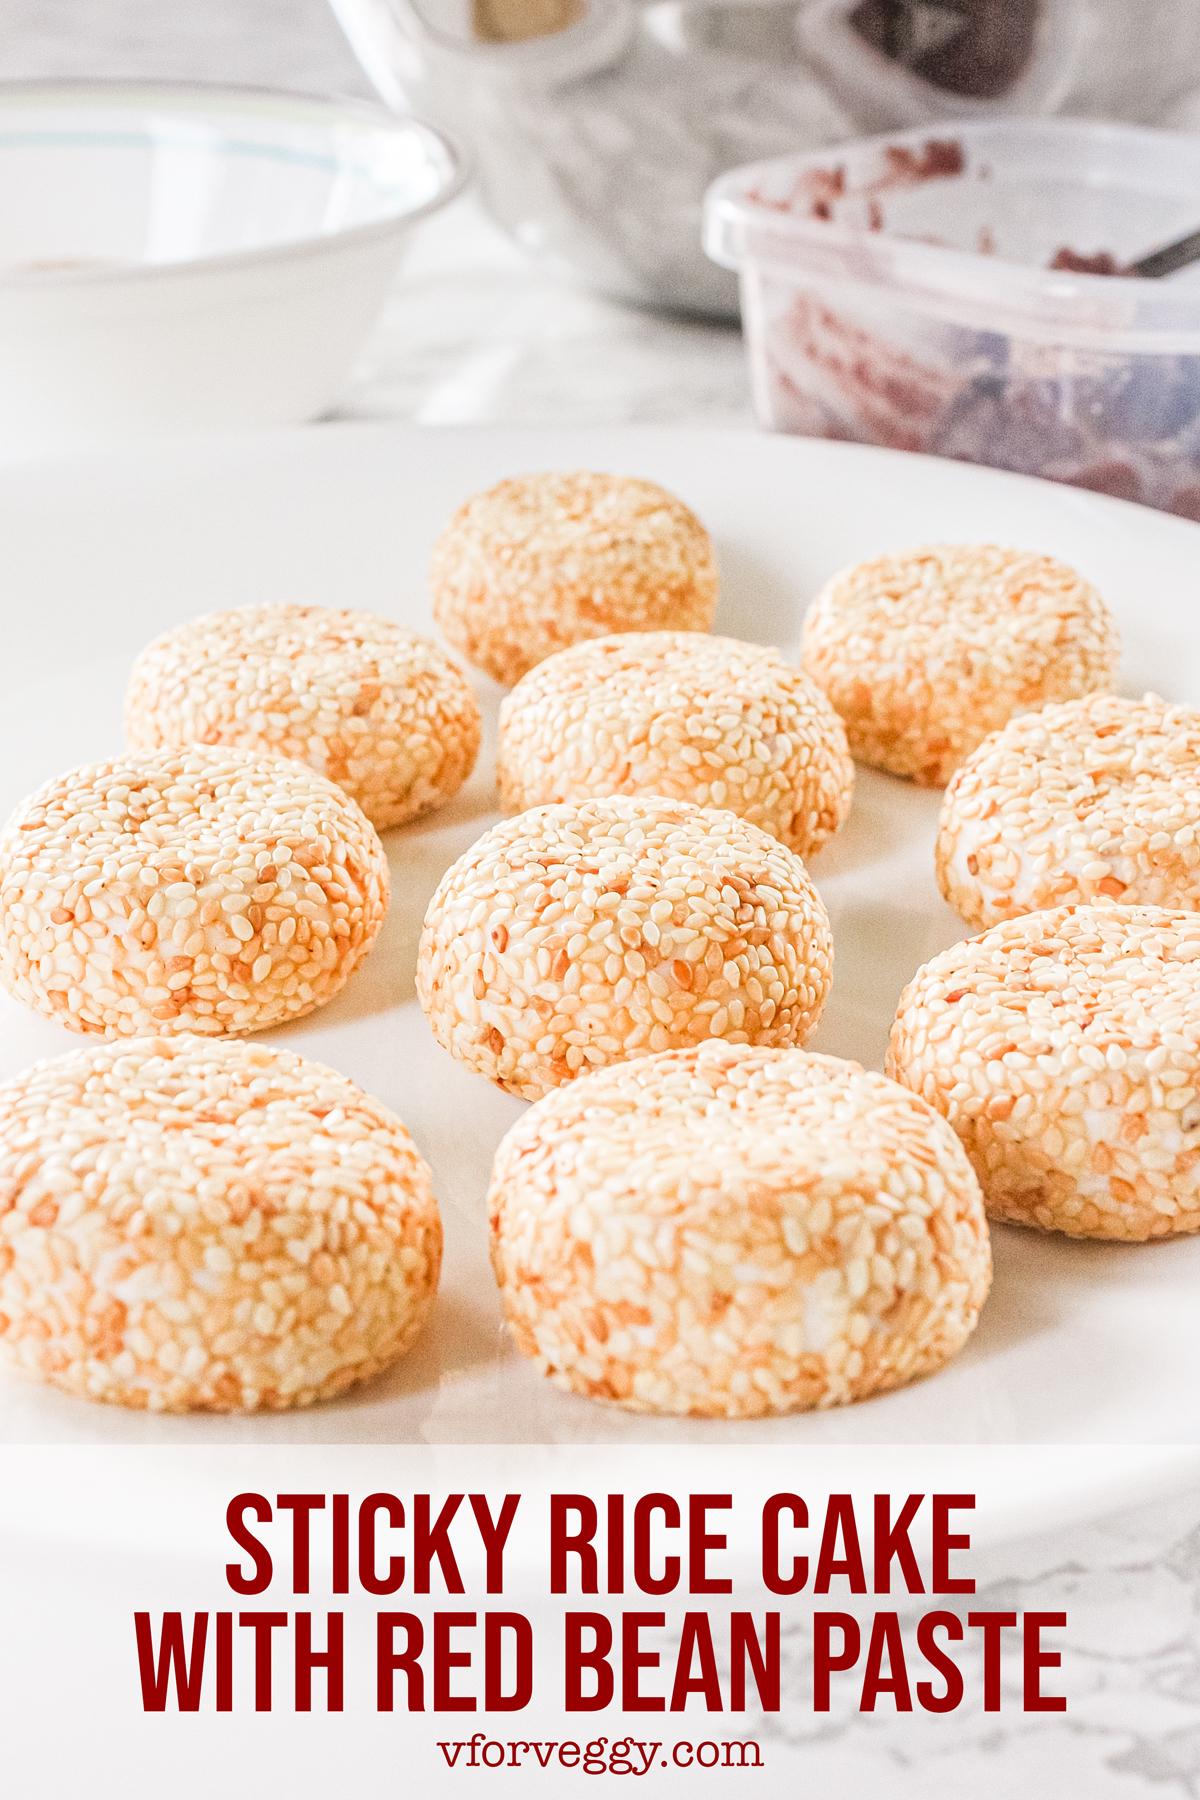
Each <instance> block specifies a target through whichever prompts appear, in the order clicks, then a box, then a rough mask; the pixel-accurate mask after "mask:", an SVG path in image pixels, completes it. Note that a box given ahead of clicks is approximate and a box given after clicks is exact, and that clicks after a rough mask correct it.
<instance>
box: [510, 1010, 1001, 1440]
mask: <svg viewBox="0 0 1200 1800" xmlns="http://www.w3.org/2000/svg"><path fill="white" fill-rule="evenodd" d="M488 1207H489V1216H490V1221H491V1238H492V1263H493V1267H494V1269H495V1273H496V1279H497V1281H498V1282H499V1285H500V1292H501V1296H502V1299H503V1303H504V1310H505V1314H506V1316H507V1319H508V1324H509V1327H510V1329H511V1331H512V1333H513V1336H514V1338H515V1341H516V1344H517V1347H518V1349H520V1350H521V1351H522V1353H523V1354H524V1355H526V1356H529V1357H531V1358H532V1359H533V1361H534V1362H535V1363H536V1365H537V1367H538V1368H539V1370H540V1371H541V1372H542V1374H544V1375H547V1376H548V1377H549V1378H550V1379H551V1380H552V1381H553V1382H555V1383H556V1385H558V1386H559V1387H563V1388H568V1389H570V1390H571V1391H572V1392H575V1393H578V1394H584V1395H587V1396H589V1397H591V1398H593V1399H599V1400H608V1401H615V1402H617V1403H618V1404H619V1405H621V1406H625V1407H628V1408H630V1409H631V1410H633V1411H635V1412H649V1413H689V1414H697V1415H703V1416H707V1417H716V1418H731V1419H732V1418H756V1417H760V1416H762V1415H764V1414H768V1413H782V1412H788V1411H791V1410H793V1409H795V1408H800V1407H825V1406H833V1405H837V1404H840V1403H843V1402H846V1401H851V1400H861V1399H864V1398H865V1397H866V1396H868V1395H870V1394H877V1393H881V1392H883V1391H885V1390H886V1389H889V1388H894V1387H896V1386H898V1385H899V1384H900V1383H902V1382H905V1381H910V1380H912V1379H913V1378H914V1377H916V1376H919V1375H924V1374H927V1373H929V1372H930V1371H932V1370H934V1369H937V1368H940V1367H941V1365H942V1364H943V1363H945V1362H946V1361H947V1360H948V1359H949V1358H950V1357H952V1356H953V1355H954V1354H955V1352H956V1351H958V1350H959V1349H960V1348H961V1347H962V1345H963V1343H964V1342H965V1341H966V1339H967V1337H968V1336H969V1335H970V1333H971V1331H972V1330H973V1328H974V1326H975V1323H976V1320H977V1319H978V1317H979V1311H980V1308H981V1307H982V1305H983V1302H984V1299H985V1298H986V1295H987V1292H988V1287H989V1285H990V1281H991V1253H990V1248H989V1242H988V1230H987V1223H986V1220H985V1217H984V1210H983V1200H982V1196H981V1195H980V1192H979V1184H978V1182H977V1181H976V1179H975V1176H974V1174H973V1173H972V1170H971V1166H970V1163H969V1162H968V1161H967V1158H966V1156H965V1155H964V1153H963V1150H962V1147H961V1145H960V1144H959V1142H958V1140H957V1138H956V1137H955V1135H954V1133H953V1132H952V1131H951V1130H950V1129H949V1127H948V1126H947V1125H946V1124H945V1122H944V1121H943V1120H942V1119H940V1118H938V1116H937V1115H936V1113H934V1112H933V1111H932V1109H931V1108H929V1107H928V1106H926V1105H925V1104H924V1102H923V1101H920V1100H918V1099H916V1097H915V1096H914V1095H912V1094H910V1093H908V1092H907V1091H906V1090H905V1089H904V1088H902V1087H899V1086H898V1085H897V1084H896V1083H895V1082H892V1081H887V1080H885V1079H884V1077H883V1076H882V1075H876V1074H868V1073H866V1072H865V1071H864V1070H863V1069H861V1068H860V1067H859V1066H858V1064H857V1063H847V1062H842V1061H840V1060H838V1059H837V1058H835V1057H829V1056H813V1055H810V1054H808V1053H807V1052H805V1051H799V1050H773V1049H767V1048H763V1047H762V1046H750V1045H746V1044H725V1043H707V1044H703V1045H700V1046H696V1047H693V1048H690V1049H686V1050H675V1051H670V1052H667V1053H666V1054H665V1055H660V1056H650V1057H644V1058H642V1059H641V1060H639V1061H636V1062H629V1063H622V1064H620V1065H618V1066H616V1067H613V1068H609V1069H604V1070H601V1071H600V1072H598V1073H596V1074H592V1075H586V1076H584V1077H583V1079H582V1080H580V1081H577V1082H575V1083H573V1084H572V1085H571V1086H570V1087H567V1088H562V1089H560V1090H559V1091H558V1092H556V1093H553V1094H550V1095H548V1096H547V1097H546V1098H545V1099H544V1100H541V1101H539V1102H538V1104H537V1105H536V1106H534V1107H531V1108H530V1110H529V1111H528V1112H527V1113H526V1114H525V1115H524V1117H523V1118H522V1119H520V1120H519V1121H518V1122H517V1124H516V1125H515V1126H513V1128H512V1130H511V1131H510V1132H509V1133H508V1135H507V1137H506V1138H505V1139H504V1141H503V1142H502V1144H501V1145H500V1149H499V1152H498V1154H497V1157H496V1163H495V1169H494V1172H493V1176H492V1184H491V1191H490V1195H489V1202H488Z"/></svg>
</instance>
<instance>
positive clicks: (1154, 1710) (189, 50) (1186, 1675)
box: [0, 0, 1200, 1800]
mask: <svg viewBox="0 0 1200 1800" xmlns="http://www.w3.org/2000/svg"><path fill="white" fill-rule="evenodd" d="M0 75H2V76H3V77H4V78H7V79H16V78H21V79H24V78H31V77H40V76H68V77H71V76H85V75H86V76H106V77H107V76H123V75H124V76H150V77H154V76H158V77H164V78H166V77H171V78H184V79H204V80H221V81H234V82H251V83H265V84H272V85H276V86H282V87H290V88H295V89H301V90H309V91H325V92H329V91H336V92H354V93H362V92H363V91H364V84H363V82H362V79H361V77H360V75H359V73H358V71H357V69H356V68H355V65H354V63H353V61H352V59H351V57H350V55H349V52H348V51H347V48H346V46H345V44H344V42H343V40H342V38H341V36H340V33H339V32H338V30H337V27H336V26H335V24H334V23H333V21H332V18H331V16H330V15H329V13H328V12H327V10H326V8H325V6H324V4H323V0H204V4H203V5H201V6H196V7H182V6H179V5H177V4H174V3H173V0H86V4H85V3H84V0H0ZM340 411H341V414H342V416H349V417H358V418H404V419H409V420H414V421H418V422H422V423H429V424H437V423H447V422H462V421H470V420H481V419H504V420H508V421H520V422H526V423H528V422H537V421H539V420H549V419H555V420H562V419H563V418H564V417H570V418H572V419H575V420H582V421H606V422H608V421H620V420H654V421H660V422H661V421H671V420H689V419H694V420H697V421H701V420H702V421H704V422H706V423H713V422H722V421H738V422H744V421H745V420H746V419H748V418H749V416H750V412H749V404H748V399H747V390H746V381H745V370H744V366H743V359H742V349H741V344H740V341H739V339H738V336H737V334H736V333H735V332H733V331H730V330H726V329H723V328H721V327H717V326H706V325H701V324H687V323H681V322H679V321H672V320H667V319H663V318H659V317H655V316H653V315H651V314H648V313H638V312H634V311H630V310H627V309H622V308H618V307H615V306H611V305H609V304H607V303H606V302H604V301H602V300H599V299H596V298H595V297H593V296H591V295H589V294H586V293H584V292H582V291H580V290H578V289H575V288H571V287H567V286H565V285H562V284H560V283H558V282H555V281H551V280H549V279H547V278H546V277H545V276H543V275H542V274H540V273H539V272H538V271H537V270H535V269H534V268H532V267H531V266H530V265H529V264H528V263H526V262H525V261H524V260H523V259H522V258H521V257H520V255H519V254H518V253H517V252H516V251H515V250H514V249H513V248H512V247H511V246H510V245H509V244H508V243H507V242H506V241H505V240H504V239H503V238H502V237H501V236H500V234H499V233H498V232H497V231H496V230H495V229H494V228H493V227H492V226H491V225H490V224H489V223H488V222H487V221H486V220H485V219H484V218H483V216H482V215H481V213H480V212H479V210H478V208H477V207H476V205H475V204H474V203H473V202H472V201H471V200H470V199H469V198H468V199H464V200H461V201H459V202H458V203H457V204H456V205H455V206H454V207H452V208H451V209H450V210H449V211H448V212H447V213H445V214H444V215H442V216H441V217H439V218H438V219H436V220H434V221H432V222H431V223H430V225H429V226H428V227H427V228H426V229H425V230H424V231H423V232H422V234H421V237H420V241H419V244H418V246H417V247H416V249H415V251H414V254H413V256H412V258H411V260H410V262H409V264H408V265H407V268H406V269H405V271H404V272H403V274H402V276H401V279H400V281H399V282H398V284H397V288H396V291H395V294H394V297H393V299H392V301H391V303H390V305H389V307H388V309H387V312H386V315H385V317H384V319H383V321H382V323H381V325H380V327H379V329H378V330H377V332H376V333H375V336H374V338H373V340H372V342H371V343H370V345H369V346H368V348H367V350H366V353H365V354H364V356H363V358H362V360H361V362H360V364H359V367H358V369H357V371H356V373H355V376H354V379H353V381H352V383H351V385H350V387H349V389H348V391H347V393H346V395H345V397H344V400H343V403H342V407H341V409H340ZM1114 1454H1118V1453H1117V1452H1114ZM984 1574H985V1580H986V1582H987V1584H988V1585H987V1600H988V1602H990V1603H991V1604H993V1605H1003V1606H1012V1607H1021V1606H1037V1607H1043V1608H1048V1609H1053V1608H1055V1607H1058V1606H1063V1607H1065V1608H1066V1609H1067V1611H1068V1613H1069V1617H1070V1630H1069V1651H1068V1654H1067V1657H1066V1662H1065V1666H1064V1686H1065V1688H1066V1691H1067V1692H1068V1694H1069V1696H1070V1700H1071V1708H1070V1711H1069V1712H1068V1713H1067V1714H1066V1715H1065V1716H1057V1717H1030V1718H1025V1719H1017V1721H1016V1722H1015V1723H1014V1722H1012V1720H1011V1719H1010V1718H1009V1716H1008V1715H1005V1716H1004V1718H1003V1719H1002V1720H992V1719H988V1718H983V1717H980V1716H968V1715H967V1714H966V1713H965V1712H964V1713H963V1714H962V1715H956V1716H955V1718H954V1719H953V1720H945V1719H943V1720H924V1721H918V1720H900V1721H897V1720H896V1719H895V1718H891V1719H889V1718H887V1717H885V1716H882V1715H880V1716H876V1717H872V1718H869V1719H867V1718H857V1717H842V1718H839V1717H836V1716H835V1717H832V1718H830V1719H828V1720H824V1721H822V1722H821V1724H820V1725H819V1726H816V1725H812V1724H811V1722H806V1721H800V1722H799V1723H797V1724H795V1725H794V1726H793V1725H792V1724H791V1723H790V1722H789V1721H787V1720H783V1721H777V1722H776V1724H775V1726H774V1727H773V1728H770V1730H768V1728H764V1739H766V1738H767V1737H768V1736H769V1735H771V1736H773V1737H774V1743H773V1746H772V1755H771V1763H772V1766H773V1767H774V1768H777V1769H783V1768H787V1770H788V1782H789V1789H790V1791H793V1792H797V1793H798V1792H800V1791H801V1788H802V1787H804V1786H805V1785H806V1784H808V1783H811V1784H813V1785H812V1789H811V1791H813V1792H817V1791H819V1792H820V1793H821V1795H822V1796H823V1800H843V1797H845V1800H850V1796H856V1797H857V1796H862V1797H863V1800H876V1797H878V1800H918V1797H920V1800H931V1797H932V1800H941V1797H942V1796H947V1795H969V1796H971V1800H1009V1797H1010V1796H1011V1794H1012V1793H1013V1792H1024V1793H1027V1794H1030V1795H1033V1796H1041V1795H1043V1794H1048V1793H1051V1792H1054V1793H1057V1794H1059V1795H1061V1796H1062V1797H1063V1800H1168V1797H1170V1800H1176V1797H1178V1796H1196V1797H1197V1800H1200V1496H1197V1495H1185V1496H1182V1497H1178V1498H1176V1499H1173V1500H1171V1501H1170V1502H1160V1503H1158V1504H1155V1505H1152V1506H1141V1507H1139V1508H1137V1509H1136V1510H1134V1511H1132V1512H1127V1513H1124V1514H1121V1515H1119V1516H1118V1517H1115V1518H1110V1519H1104V1520H1101V1521H1100V1522H1099V1523H1097V1524H1095V1525H1093V1526H1091V1527H1089V1528H1088V1529H1086V1530H1083V1531H1078V1532H1075V1533H1073V1534H1072V1535H1071V1537H1070V1539H1069V1541H1065V1540H1063V1539H1062V1538H1056V1537H1051V1538H1047V1539H1045V1540H1040V1541H1037V1542H1027V1543H1024V1544H1022V1545H1020V1546H1011V1545H1010V1546H1008V1547H1007V1548H1006V1549H1005V1550H1004V1551H1003V1552H995V1553H993V1554H992V1556H991V1557H990V1558H989V1559H988V1562H987V1566H986V1568H985V1570H984ZM1013 1717H1014V1718H1015V1717H1016V1715H1013ZM771 1785H772V1787H774V1786H775V1784H774V1782H773V1783H772V1784H771Z"/></svg>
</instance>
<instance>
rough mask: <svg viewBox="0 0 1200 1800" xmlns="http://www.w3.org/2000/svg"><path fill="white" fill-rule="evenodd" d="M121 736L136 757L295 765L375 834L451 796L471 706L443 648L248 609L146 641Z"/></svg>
mask: <svg viewBox="0 0 1200 1800" xmlns="http://www.w3.org/2000/svg"><path fill="white" fill-rule="evenodd" d="M125 738H126V742H127V744H128V745H129V748H130V749H131V750H135V751H136V750H158V749H163V748H168V749H170V748H174V747H175V746H177V745H182V744H227V745H230V746H232V747H233V748H234V749H238V750H261V751H266V752H268V753H270V754H273V755H277V756H290V757H294V758H295V759H296V760H297V761H299V762H305V763H308V765H309V766H310V767H311V768H314V769H316V770H317V771H318V772H319V773H320V774H322V775H326V776H328V777H329V779H330V780H331V781H334V782H336V783H337V785H338V786H339V787H340V788H343V789H344V790H345V792H346V793H348V794H349V795H350V796H351V798H352V799H354V800H357V802H358V804H359V805H360V806H361V807H362V809H363V811H364V812H365V813H366V815H367V817H368V819H370V821H371V823H372V825H374V826H375V828H376V830H377V831H385V830H387V829H388V828H389V827H391V826H393V825H402V824H404V823H405V822H406V821H408V820H409V819H415V818H416V817H418V815H419V814H421V813H424V812H428V811H430V810H431V809H432V808H433V807H436V806H441V805H444V803H445V802H446V801H447V800H449V799H451V798H452V797H453V796H454V795H455V794H456V793H457V792H458V790H459V788H460V787H461V786H462V784H463V782H464V781H465V780H466V779H467V776H468V775H469V774H470V773H471V770H472V768H473V767H474V765H475V758H476V756H477V755H478V753H479V738H480V718H479V704H478V702H477V700H476V699H475V695H474V692H473V691H472V688H471V685H470V683H469V682H468V680H467V678H466V676H465V675H464V674H463V672H462V670H461V669H460V668H459V667H458V665H457V664H456V663H454V662H453V661H451V659H450V657H449V656H447V655H446V653H445V651H444V650H442V649H441V648H440V647H439V646H438V645H437V644H434V643H432V642H431V641H430V640H429V639H428V638H423V637H418V636H417V635H416V634H415V633H414V632H411V631H405V630H403V629H402V628H401V627H400V626H399V625H397V624H395V623H394V622H393V621H392V620H391V619H381V618H377V617H376V616H375V615H374V614H372V613H365V612H347V611H334V610H333V609H331V608H329V607H324V606H247V607H239V608H237V609H235V610H233V611H229V612H214V613H208V614H206V615H205V616H204V617H203V618H199V619H193V620H191V621H190V622H189V623H188V624H186V625H181V626H179V627H177V628H176V629H175V630H174V631H168V632H166V633H165V634H164V635H163V636H162V637H160V638H156V639H155V641H154V642H153V643H152V644H149V645H147V647H146V649H145V650H143V651H142V653H141V655H140V656H139V657H138V658H137V661H136V662H135V663H134V665H133V670H132V673H131V675H130V678H129V686H128V689H127V691H126V696H125Z"/></svg>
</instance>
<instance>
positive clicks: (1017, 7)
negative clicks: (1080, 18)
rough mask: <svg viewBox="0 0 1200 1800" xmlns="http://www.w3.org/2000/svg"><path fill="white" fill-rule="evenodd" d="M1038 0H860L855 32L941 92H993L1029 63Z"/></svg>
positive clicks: (985, 96) (983, 96)
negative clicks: (938, 88)
mask: <svg viewBox="0 0 1200 1800" xmlns="http://www.w3.org/2000/svg"><path fill="white" fill-rule="evenodd" d="M1041 10H1042V9H1041V0H863V4H862V5H861V6H860V7H859V8H858V10H857V11H856V12H855V13H854V14H853V15H852V18H851V24H852V25H853V27H854V29H855V31H857V32H858V33H859V35H860V36H861V37H863V38H865V39H866V41H867V42H868V43H869V44H871V45H872V46H873V47H874V48H875V49H876V50H879V51H881V52H882V53H883V54H884V55H885V56H890V57H891V58H892V60H893V61H894V62H898V63H901V64H903V66H904V67H905V68H906V69H911V70H912V71H913V73H914V74H916V75H919V76H920V77H921V78H922V80H924V81H929V82H932V83H933V85H934V86H935V87H940V88H944V89H945V90H946V91H947V92H948V93H952V94H966V95H969V96H970V97H971V98H972V99H975V100H997V99H999V98H1000V97H1001V96H1002V95H1004V94H1005V93H1007V92H1008V90H1009V88H1011V87H1012V86H1013V84H1014V83H1015V82H1016V81H1018V80H1019V79H1020V77H1021V76H1022V75H1023V74H1024V73H1025V71H1026V69H1027V68H1028V67H1029V64H1030V61H1031V60H1032V57H1033V51H1034V43H1035V36H1036V32H1037V24H1038V15H1039V13H1040V12H1041Z"/></svg>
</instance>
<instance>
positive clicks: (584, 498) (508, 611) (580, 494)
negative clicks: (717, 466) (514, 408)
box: [430, 470, 717, 686]
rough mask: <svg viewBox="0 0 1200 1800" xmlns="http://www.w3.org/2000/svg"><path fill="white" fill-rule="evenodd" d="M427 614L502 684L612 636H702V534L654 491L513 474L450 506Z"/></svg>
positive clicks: (587, 476)
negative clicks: (588, 641) (558, 653)
mask: <svg viewBox="0 0 1200 1800" xmlns="http://www.w3.org/2000/svg"><path fill="white" fill-rule="evenodd" d="M430 582H431V586H432V590H433V609H434V616H435V617H436V619H437V621H438V624H439V625H440V626H441V628H442V630H443V631H444V632H445V634H446V636H447V638H448V639H449V641H450V643H451V644H453V645H454V647H455V649H456V650H459V651H461V652H462V654H463V655H464V656H465V657H466V658H467V660H468V661H469V662H471V663H474V664H475V665H476V666H477V667H478V668H481V669H485V670H486V671H487V673H488V674H489V675H491V676H492V677H493V678H494V679H495V680H496V681H499V682H502V683H504V684H505V685H506V686H511V685H512V683H513V682H514V681H518V680H519V679H520V678H521V676H522V675H524V674H525V672H526V670H528V669H532V668H533V666H534V664H535V663H539V662H541V661H542V659H543V657H546V656H550V655H552V654H553V652H554V651H555V650H562V649H563V648H564V647H565V646H566V645H568V644H575V643H578V642H580V640H581V639H584V638H594V637H604V636H606V635H607V634H608V633H609V632H614V631H660V630H678V631H707V630H708V628H709V626H710V625H711V624H712V619H713V609H714V607H715V606H716V600H717V565H716V558H715V556H714V554H713V547H712V543H711V541H710V539H709V536H708V533H707V531H706V530H705V529H704V527H703V525H702V524H701V523H700V521H699V519H697V517H696V515H695V514H694V513H693V512H692V511H691V510H690V509H689V508H688V507H686V506H685V505H684V504H683V502H682V500H677V499H676V498H675V496H674V494H669V493H668V492H667V490H666V489H665V488H661V487H659V486H658V484H657V483H656V482H653V481H640V480H637V479H635V478H633V477H631V476H627V475H603V474H596V473H594V472H592V471H590V470H573V471H570V472H565V473H552V474H535V475H518V476H514V477H512V478H510V479H509V480H507V481H500V482H497V483H496V485H495V486H494V487H491V488H488V489H487V490H486V491H485V492H483V493H480V494H475V495H473V496H472V497H471V498H470V499H469V500H467V501H465V502H464V504H463V505H462V506H460V507H459V509H458V511H457V512H456V513H455V515H454V517H453V518H452V519H451V520H450V523H449V524H448V525H447V526H446V529H445V530H444V531H443V533H442V535H441V537H440V538H439V539H438V541H437V544H436V546H435V548H434V552H433V558H432V562H431V566H430Z"/></svg>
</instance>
